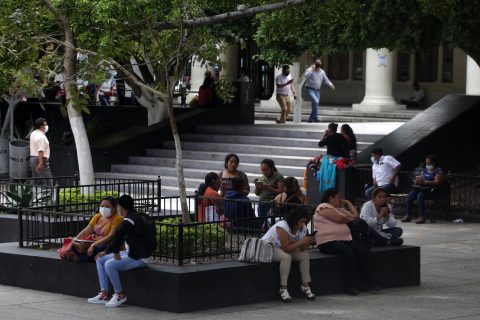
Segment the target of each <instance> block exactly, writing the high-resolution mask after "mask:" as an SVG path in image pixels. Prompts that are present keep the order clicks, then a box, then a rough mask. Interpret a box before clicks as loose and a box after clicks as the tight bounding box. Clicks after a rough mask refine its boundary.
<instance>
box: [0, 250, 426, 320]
mask: <svg viewBox="0 0 480 320" xmlns="http://www.w3.org/2000/svg"><path fill="white" fill-rule="evenodd" d="M372 252H373V254H372V256H373V257H372V261H371V270H372V280H373V281H374V282H375V283H377V284H378V285H379V286H380V287H381V288H391V287H399V286H415V285H419V284H420V248H419V247H415V246H399V247H376V248H373V249H372ZM310 256H311V268H310V270H311V271H310V273H311V276H312V289H313V291H314V293H316V294H317V295H326V294H334V293H341V292H342V291H343V289H344V282H343V276H342V271H341V270H342V267H341V262H340V258H339V257H338V256H333V255H326V254H322V253H320V252H318V251H317V250H315V251H313V252H311V253H310ZM0 261H2V263H1V264H0V283H1V284H4V285H10V286H18V287H23V288H30V289H35V290H42V291H49V292H56V293H62V294H67V295H73V296H77V297H83V298H87V297H91V296H94V295H95V294H96V293H97V292H98V290H99V289H98V280H97V272H96V268H95V264H87V263H85V264H75V263H68V262H65V261H62V260H60V259H59V258H58V253H57V252H53V251H41V250H33V249H21V248H18V247H17V246H16V244H15V243H5V244H0ZM121 279H122V284H123V286H124V288H125V290H126V293H127V295H128V302H127V303H128V304H131V305H135V306H139V307H146V308H153V309H159V310H164V311H172V312H177V313H183V312H191V311H196V310H205V309H211V308H219V307H226V306H235V305H242V304H249V303H258V302H262V301H271V300H278V299H279V297H278V288H279V272H278V263H266V264H249V263H242V262H238V261H229V262H220V263H215V264H202V265H188V266H183V267H178V266H175V265H154V264H151V265H149V266H148V267H147V268H143V269H136V270H131V271H128V272H122V273H121ZM300 283H301V281H300V273H299V270H298V263H296V262H295V265H293V266H292V270H291V272H290V279H289V291H290V294H291V295H292V296H294V297H295V296H296V297H299V296H300V290H299V286H300ZM85 303H86V302H85Z"/></svg>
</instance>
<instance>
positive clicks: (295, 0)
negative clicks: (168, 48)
mask: <svg viewBox="0 0 480 320" xmlns="http://www.w3.org/2000/svg"><path fill="white" fill-rule="evenodd" d="M306 2H307V0H286V1H281V2H275V3H270V4H265V5H262V6H257V7H253V8H247V9H243V10H237V11H232V12H226V13H221V14H217V15H215V16H209V17H201V18H196V19H191V20H183V21H182V22H181V24H180V25H179V24H176V23H171V22H165V23H159V24H157V25H156V28H157V30H159V31H161V30H167V29H179V28H180V27H184V28H194V27H201V26H206V25H210V24H216V23H220V22H224V21H227V20H228V21H230V20H235V19H240V18H244V17H248V16H254V15H256V14H259V13H266V12H271V11H275V10H279V9H283V8H286V7H292V6H298V5H302V4H305V3H306ZM321 2H323V1H321Z"/></svg>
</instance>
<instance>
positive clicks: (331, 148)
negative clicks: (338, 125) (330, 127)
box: [318, 133, 348, 157]
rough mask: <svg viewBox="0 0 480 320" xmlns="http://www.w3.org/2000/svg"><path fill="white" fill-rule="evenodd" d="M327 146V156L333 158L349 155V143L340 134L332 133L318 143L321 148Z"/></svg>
mask: <svg viewBox="0 0 480 320" xmlns="http://www.w3.org/2000/svg"><path fill="white" fill-rule="evenodd" d="M325 145H326V146H327V154H329V155H331V156H333V157H345V156H346V155H347V152H346V151H347V146H348V142H347V140H346V139H345V137H344V136H342V135H341V134H340V133H330V134H329V135H327V136H325V137H324V138H323V139H322V140H320V142H319V143H318V146H319V147H320V148H321V147H323V146H325Z"/></svg>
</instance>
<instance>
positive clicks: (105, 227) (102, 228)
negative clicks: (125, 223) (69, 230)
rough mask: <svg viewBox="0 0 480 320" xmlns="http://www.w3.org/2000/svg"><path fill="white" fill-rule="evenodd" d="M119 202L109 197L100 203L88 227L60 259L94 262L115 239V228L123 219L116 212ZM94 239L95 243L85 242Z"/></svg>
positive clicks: (62, 253) (78, 235) (63, 252)
mask: <svg viewBox="0 0 480 320" xmlns="http://www.w3.org/2000/svg"><path fill="white" fill-rule="evenodd" d="M116 207H117V201H116V200H115V198H113V197H111V196H108V197H104V198H102V200H101V201H100V208H99V210H98V213H96V214H95V215H94V216H93V217H92V219H91V220H90V222H89V223H88V225H87V226H86V227H85V228H84V229H83V230H82V231H80V233H79V234H77V236H76V237H75V238H74V239H73V240H72V242H71V243H70V245H69V246H68V247H67V248H66V250H65V251H62V252H61V254H60V258H62V259H65V260H67V261H75V262H79V261H82V262H94V261H95V260H94V258H95V256H96V255H97V254H98V253H99V252H101V251H104V250H105V249H106V247H107V246H108V245H109V244H110V242H111V241H112V239H113V235H114V232H115V231H114V230H115V228H116V227H117V226H118V225H119V224H120V223H121V222H122V220H123V218H122V217H121V216H120V214H118V213H117V210H116ZM85 238H89V239H92V240H93V241H94V242H93V243H92V242H91V241H88V240H84V239H85Z"/></svg>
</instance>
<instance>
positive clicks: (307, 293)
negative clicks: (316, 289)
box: [300, 286, 315, 300]
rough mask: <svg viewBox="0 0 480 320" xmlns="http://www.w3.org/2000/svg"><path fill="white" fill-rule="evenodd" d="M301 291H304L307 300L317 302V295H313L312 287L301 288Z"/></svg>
mask: <svg viewBox="0 0 480 320" xmlns="http://www.w3.org/2000/svg"><path fill="white" fill-rule="evenodd" d="M300 290H302V292H303V295H304V296H305V298H307V299H308V300H315V295H314V294H313V293H312V290H311V289H310V287H304V286H300Z"/></svg>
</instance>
